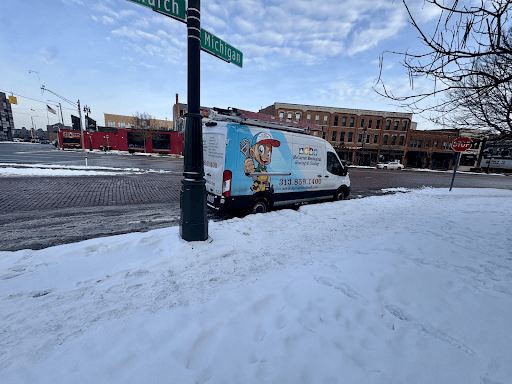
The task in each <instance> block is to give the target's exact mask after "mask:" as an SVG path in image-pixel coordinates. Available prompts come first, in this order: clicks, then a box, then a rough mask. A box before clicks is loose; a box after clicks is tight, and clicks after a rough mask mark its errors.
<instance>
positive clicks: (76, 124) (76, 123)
mask: <svg viewBox="0 0 512 384" xmlns="http://www.w3.org/2000/svg"><path fill="white" fill-rule="evenodd" d="M71 123H72V125H73V130H74V131H80V118H78V117H76V116H73V115H71Z"/></svg>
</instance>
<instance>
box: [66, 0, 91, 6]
mask: <svg viewBox="0 0 512 384" xmlns="http://www.w3.org/2000/svg"><path fill="white" fill-rule="evenodd" d="M62 2H63V3H64V4H68V5H70V4H73V3H74V4H80V5H85V4H84V3H83V2H82V1H80V0H62Z"/></svg>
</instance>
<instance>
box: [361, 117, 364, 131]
mask: <svg viewBox="0 0 512 384" xmlns="http://www.w3.org/2000/svg"><path fill="white" fill-rule="evenodd" d="M361 128H364V117H362V118H361Z"/></svg>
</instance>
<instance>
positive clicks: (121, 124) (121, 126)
mask: <svg viewBox="0 0 512 384" xmlns="http://www.w3.org/2000/svg"><path fill="white" fill-rule="evenodd" d="M117 126H118V127H119V128H124V126H125V124H124V123H122V122H118V123H117Z"/></svg>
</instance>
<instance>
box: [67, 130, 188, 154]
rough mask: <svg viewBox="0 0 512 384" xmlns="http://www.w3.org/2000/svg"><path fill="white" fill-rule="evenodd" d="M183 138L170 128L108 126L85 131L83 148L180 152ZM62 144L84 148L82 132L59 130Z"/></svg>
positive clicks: (181, 151)
mask: <svg viewBox="0 0 512 384" xmlns="http://www.w3.org/2000/svg"><path fill="white" fill-rule="evenodd" d="M183 141H184V135H183V134H181V133H178V132H169V131H140V130H134V129H122V128H106V129H105V131H101V132H84V148H85V149H89V150H91V149H98V150H104V151H107V150H114V151H125V152H131V153H135V152H143V153H161V154H169V155H181V154H183ZM59 146H60V148H62V149H72V148H82V141H81V132H80V131H73V130H60V131H59Z"/></svg>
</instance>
